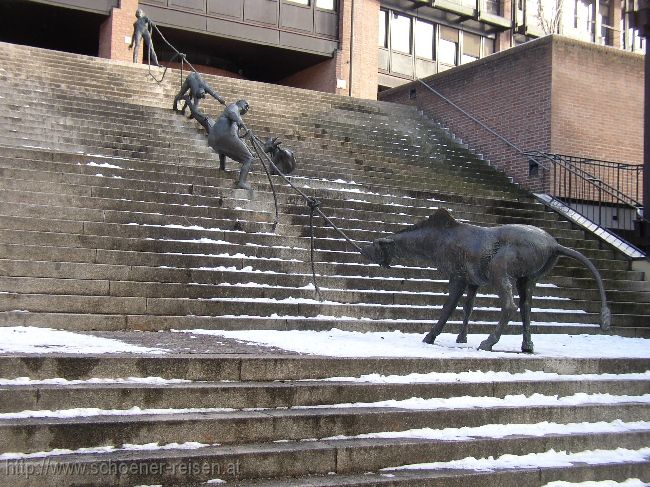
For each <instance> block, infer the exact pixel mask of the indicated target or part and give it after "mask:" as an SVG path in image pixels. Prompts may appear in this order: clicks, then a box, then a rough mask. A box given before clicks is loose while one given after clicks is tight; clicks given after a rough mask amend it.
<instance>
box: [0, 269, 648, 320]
mask: <svg viewBox="0 0 650 487" xmlns="http://www.w3.org/2000/svg"><path fill="white" fill-rule="evenodd" d="M305 288H306V289H305ZM0 292H7V293H21V294H51V295H71V296H114V297H125V298H129V297H144V298H179V299H199V300H203V299H208V300H209V299H214V298H219V299H224V300H226V299H235V298H241V299H249V300H273V301H290V300H301V299H302V300H306V301H305V306H307V305H308V303H309V302H310V301H313V299H314V296H315V295H314V291H313V286H310V285H306V286H304V287H302V288H301V287H289V286H271V285H269V286H264V285H260V284H249V283H246V284H245V285H241V286H237V285H233V284H230V283H227V285H223V284H222V285H209V284H193V283H158V282H142V281H139V282H133V281H108V280H77V279H52V278H31V277H30V278H11V277H0ZM320 297H321V298H322V299H323V300H324V301H325V302H333V303H340V304H359V305H364V304H374V305H382V306H391V305H397V306H404V305H410V306H420V307H422V306H426V307H434V308H436V307H437V308H440V307H442V305H443V304H444V302H445V301H446V299H447V295H446V291H445V289H440V290H439V291H438V292H437V293H433V292H430V293H427V294H415V293H392V292H376V291H375V290H373V289H367V290H362V291H356V290H352V289H348V290H337V289H327V288H321V290H320ZM533 306H534V308H536V309H539V310H540V311H544V309H546V308H551V309H555V308H558V307H559V308H560V309H561V310H563V311H565V312H569V311H570V310H583V309H586V310H588V311H591V312H592V313H597V312H598V311H599V309H600V303H599V302H598V301H596V302H595V303H592V302H591V301H583V300H578V299H573V300H567V301H563V302H562V303H558V300H557V299H556V298H555V297H551V298H550V299H545V298H544V297H542V296H536V297H535V299H534V300H533ZM485 307H489V308H493V309H499V299H498V298H497V297H496V296H494V295H485V294H480V295H478V296H477V298H476V302H475V309H477V310H479V309H481V308H485ZM610 308H611V310H612V312H613V313H614V314H620V313H626V312H634V311H636V314H639V315H643V314H644V308H647V306H638V305H635V303H634V302H628V303H610Z"/></svg>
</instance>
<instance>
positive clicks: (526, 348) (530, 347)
mask: <svg viewBox="0 0 650 487" xmlns="http://www.w3.org/2000/svg"><path fill="white" fill-rule="evenodd" d="M521 351H522V352H524V353H533V352H534V351H535V347H533V344H532V343H529V344H523V345H522V346H521Z"/></svg>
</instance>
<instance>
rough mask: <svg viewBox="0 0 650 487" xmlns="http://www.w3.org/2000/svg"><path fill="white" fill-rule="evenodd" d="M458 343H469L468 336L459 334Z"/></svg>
mask: <svg viewBox="0 0 650 487" xmlns="http://www.w3.org/2000/svg"><path fill="white" fill-rule="evenodd" d="M456 343H467V336H463V335H458V336H457V337H456Z"/></svg>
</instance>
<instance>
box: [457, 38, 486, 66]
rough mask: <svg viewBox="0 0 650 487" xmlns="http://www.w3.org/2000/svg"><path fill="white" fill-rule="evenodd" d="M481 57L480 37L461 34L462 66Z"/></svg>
mask: <svg viewBox="0 0 650 487" xmlns="http://www.w3.org/2000/svg"><path fill="white" fill-rule="evenodd" d="M480 57H481V36H477V35H476V34H468V33H467V32H464V33H463V58H462V59H461V62H462V64H465V63H471V62H472V61H476V60H477V59H478V58H480Z"/></svg>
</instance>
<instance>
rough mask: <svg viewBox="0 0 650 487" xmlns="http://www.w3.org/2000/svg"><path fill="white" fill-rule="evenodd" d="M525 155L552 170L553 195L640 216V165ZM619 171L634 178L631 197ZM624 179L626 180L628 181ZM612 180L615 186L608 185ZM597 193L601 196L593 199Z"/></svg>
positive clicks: (570, 157)
mask: <svg viewBox="0 0 650 487" xmlns="http://www.w3.org/2000/svg"><path fill="white" fill-rule="evenodd" d="M526 155H527V156H529V157H530V158H531V159H532V160H534V161H535V162H537V163H540V164H541V165H542V167H543V168H544V169H545V170H547V171H551V177H550V180H549V184H550V187H549V188H548V189H549V191H550V193H551V194H552V195H553V196H556V197H558V198H566V199H570V200H584V201H589V200H591V201H594V202H599V201H600V202H601V203H614V204H617V205H623V206H629V207H630V208H634V209H635V210H638V211H639V216H641V215H642V210H643V204H642V203H640V202H639V187H638V184H639V183H638V179H639V175H640V174H642V173H639V171H638V169H642V167H641V166H636V165H634V164H619V163H615V162H608V161H600V160H595V159H586V158H582V157H575V156H567V155H563V154H550V153H547V152H540V151H528V152H526ZM544 162H546V163H548V164H544ZM622 170H626V171H632V173H633V174H634V176H635V178H636V180H635V181H633V184H632V185H633V186H634V188H635V192H634V193H632V194H631V193H630V192H629V191H625V187H624V185H623V183H624V181H622V178H621V176H620V173H621V171H622ZM608 173H609V174H608ZM624 179H625V181H629V178H624ZM614 181H615V182H616V184H615V185H614V184H611V183H612V182H614ZM621 188H623V189H621ZM596 193H599V194H601V195H602V197H601V198H598V199H594V195H595V194H596Z"/></svg>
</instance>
